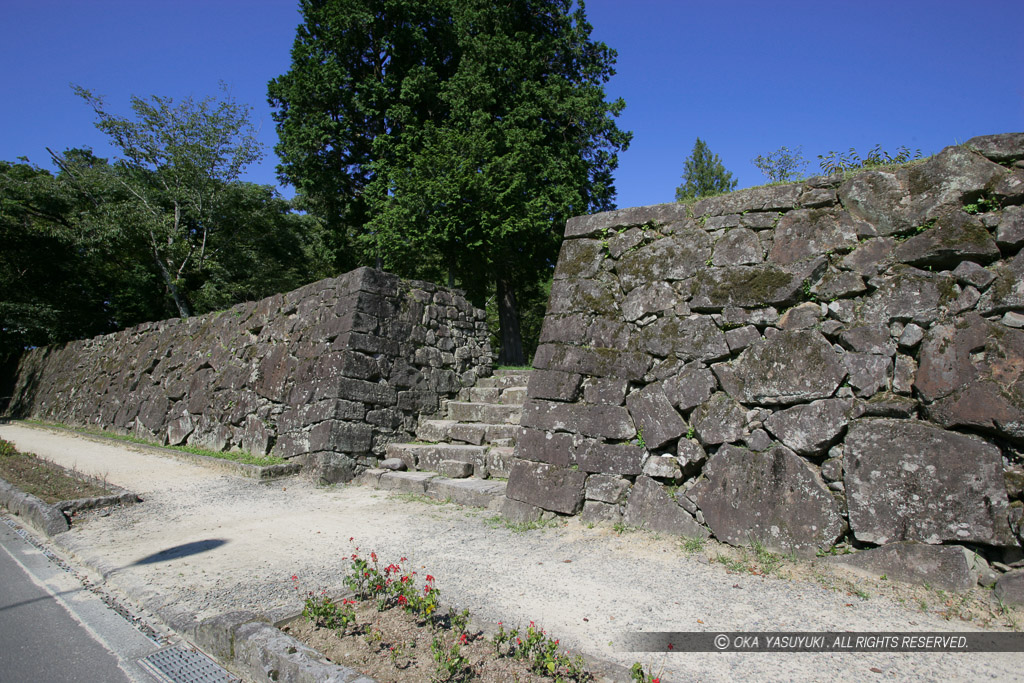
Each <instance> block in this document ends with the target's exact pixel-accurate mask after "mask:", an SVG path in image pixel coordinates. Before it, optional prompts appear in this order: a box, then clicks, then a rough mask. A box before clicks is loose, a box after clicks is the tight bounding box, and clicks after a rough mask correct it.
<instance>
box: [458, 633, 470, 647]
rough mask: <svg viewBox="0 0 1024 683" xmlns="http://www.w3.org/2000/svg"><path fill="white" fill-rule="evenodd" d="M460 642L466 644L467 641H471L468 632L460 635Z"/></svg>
mask: <svg viewBox="0 0 1024 683" xmlns="http://www.w3.org/2000/svg"><path fill="white" fill-rule="evenodd" d="M459 642H460V643H462V644H463V645H465V644H466V643H468V642H469V636H468V635H467V634H465V633H463V634H462V635H461V636H459Z"/></svg>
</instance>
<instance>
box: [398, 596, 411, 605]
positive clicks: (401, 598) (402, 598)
mask: <svg viewBox="0 0 1024 683" xmlns="http://www.w3.org/2000/svg"><path fill="white" fill-rule="evenodd" d="M407 602H409V601H408V600H407V599H406V597H405V596H404V595H399V596H398V604H399V605H404V604H406V603H407Z"/></svg>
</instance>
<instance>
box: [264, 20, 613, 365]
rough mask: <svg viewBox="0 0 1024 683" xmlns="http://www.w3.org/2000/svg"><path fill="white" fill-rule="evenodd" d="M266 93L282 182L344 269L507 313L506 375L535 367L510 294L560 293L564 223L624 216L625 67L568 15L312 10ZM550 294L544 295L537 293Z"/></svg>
mask: <svg viewBox="0 0 1024 683" xmlns="http://www.w3.org/2000/svg"><path fill="white" fill-rule="evenodd" d="M302 11H303V17H304V23H303V24H302V25H301V26H300V27H299V29H298V32H297V35H296V40H295V46H294V48H293V50H292V68H291V70H290V71H289V72H288V73H286V74H284V75H282V76H280V77H279V78H277V79H274V80H273V81H271V83H270V86H269V96H270V102H271V104H272V105H273V106H274V107H275V109H276V111H275V115H274V116H275V120H276V122H277V126H278V132H279V136H280V144H279V145H278V147H277V150H278V153H279V155H280V156H281V159H282V163H281V166H280V167H279V173H280V175H281V178H282V180H284V181H286V182H289V183H292V184H294V185H295V186H296V188H297V190H298V192H299V194H300V196H301V197H302V199H303V202H304V204H303V205H304V206H306V207H307V208H308V209H309V210H310V211H311V212H313V213H315V214H316V215H318V216H321V217H322V218H323V219H324V221H325V223H326V224H327V225H328V226H330V227H331V229H332V231H333V232H334V234H335V236H336V237H335V243H334V244H335V247H336V248H337V249H339V254H338V256H337V258H336V262H338V263H344V262H348V263H349V264H350V265H355V264H356V263H366V264H380V265H383V266H384V267H386V268H388V269H390V270H394V271H396V272H398V273H401V274H403V275H412V276H417V277H426V278H430V279H435V280H444V279H445V278H446V277H447V280H448V281H449V282H450V283H457V284H458V285H460V286H462V287H463V288H464V289H466V290H467V293H468V294H469V295H470V297H471V298H473V300H474V301H476V302H477V303H478V305H480V304H483V303H484V301H485V300H486V299H488V298H489V297H496V299H497V303H498V309H499V314H500V316H499V317H500V321H501V332H502V337H501V351H502V355H501V358H500V360H501V361H502V362H507V363H514V364H520V363H523V362H524V361H525V357H524V354H523V352H522V350H521V349H520V348H519V347H520V340H519V337H520V334H519V331H518V329H517V328H518V325H519V320H518V317H519V316H518V313H517V306H516V292H517V291H519V292H522V291H525V290H531V291H539V290H538V282H539V281H541V280H544V279H545V278H548V277H550V274H551V270H552V268H553V265H554V261H555V259H556V257H557V252H558V245H559V243H560V239H561V233H562V230H563V228H564V224H565V221H566V220H567V219H568V218H570V217H571V216H574V215H580V214H586V213H591V212H593V211H600V210H605V209H610V208H613V206H614V204H613V199H614V193H615V191H614V187H613V185H612V178H611V176H612V172H613V171H614V169H615V167H616V165H617V153H618V151H620V150H622V149H625V148H626V146H627V145H628V142H629V139H630V135H629V134H628V133H625V132H623V131H621V130H619V129H618V127H617V126H616V124H615V117H616V116H618V114H619V113H620V112H621V110H622V108H623V107H624V103H623V102H622V101H621V100H618V101H615V102H607V101H606V99H605V94H604V83H605V82H606V81H607V80H608V78H609V77H610V76H611V75H612V74H613V70H612V66H613V64H614V58H615V53H614V51H613V50H611V49H609V48H608V47H607V46H606V45H604V44H603V43H599V42H595V41H593V40H591V39H590V31H591V27H590V25H589V24H588V23H587V21H586V15H585V12H584V9H583V7H582V6H579V7H574V6H573V3H572V2H570V1H569V0H517V1H515V2H510V3H501V4H495V3H491V2H485V1H483V0H469V1H467V2H456V1H454V0H431V1H429V2H428V1H426V0H384V1H383V2H380V1H371V0H335V1H333V2H326V1H317V0H305V1H304V2H302ZM540 289H543V288H540Z"/></svg>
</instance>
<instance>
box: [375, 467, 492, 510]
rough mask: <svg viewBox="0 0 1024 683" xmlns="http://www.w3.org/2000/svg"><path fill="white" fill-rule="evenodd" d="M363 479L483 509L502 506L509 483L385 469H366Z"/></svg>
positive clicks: (386, 488)
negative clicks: (449, 477)
mask: <svg viewBox="0 0 1024 683" xmlns="http://www.w3.org/2000/svg"><path fill="white" fill-rule="evenodd" d="M360 481H361V482H362V483H364V484H368V485H370V486H373V487H374V488H378V489H384V490H387V491H400V492H403V493H416V494H420V495H425V496H430V497H431V498H435V499H437V500H451V501H452V502H453V503H459V504H460V505H472V506H474V507H483V508H490V507H496V506H498V505H500V504H501V503H502V502H503V501H504V499H505V487H506V485H507V483H508V482H504V481H494V480H489V479H448V478H446V477H441V476H438V474H437V473H435V472H392V471H391V470H383V469H369V470H366V471H365V472H363V474H362V475H361V476H360Z"/></svg>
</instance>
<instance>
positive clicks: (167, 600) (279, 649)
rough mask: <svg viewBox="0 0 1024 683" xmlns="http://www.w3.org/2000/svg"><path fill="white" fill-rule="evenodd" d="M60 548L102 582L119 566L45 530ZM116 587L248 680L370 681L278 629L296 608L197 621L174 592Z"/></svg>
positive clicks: (125, 582)
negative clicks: (81, 551) (85, 553)
mask: <svg viewBox="0 0 1024 683" xmlns="http://www.w3.org/2000/svg"><path fill="white" fill-rule="evenodd" d="M47 536H49V537H50V540H51V541H52V542H53V543H54V544H55V545H56V546H58V547H59V548H60V549H61V550H62V551H63V552H65V553H67V554H69V555H74V556H75V558H76V561H78V562H80V563H81V564H83V565H85V566H87V567H89V568H90V569H91V570H93V571H95V572H97V573H99V574H100V575H102V576H103V580H104V582H106V581H107V580H108V579H109V577H111V576H112V575H114V574H116V573H117V571H118V569H119V568H118V567H115V566H113V565H110V564H108V563H107V562H105V561H103V560H102V559H98V558H88V557H82V556H81V555H80V554H79V553H78V552H77V551H76V550H75V548H73V547H71V546H70V545H69V544H68V543H67V540H68V536H66V535H63V534H61V535H56V536H55V535H52V534H47ZM117 587H118V589H119V590H121V591H122V592H124V593H125V594H126V595H127V596H128V598H129V599H130V600H131V601H132V602H134V603H136V604H137V605H138V606H140V607H142V608H143V609H144V610H145V611H147V612H149V613H151V614H153V615H155V616H156V618H157V619H159V620H160V621H161V622H162V623H163V624H164V625H165V626H166V627H167V628H169V629H170V630H171V631H173V632H174V633H176V634H177V635H178V636H180V637H181V638H183V639H185V640H187V641H188V642H189V643H190V644H191V645H193V646H195V647H196V648H197V649H199V650H201V651H202V652H204V653H205V654H207V655H209V656H210V657H212V658H213V659H214V660H216V661H217V662H218V663H219V664H220V665H221V666H223V667H224V668H225V669H227V670H228V671H230V672H232V673H234V674H235V675H238V676H241V677H242V678H243V679H244V680H246V681H256V682H258V683H374V679H372V678H369V677H368V676H365V675H364V674H362V673H360V672H358V671H355V670H354V669H350V668H348V667H345V666H342V665H340V664H333V663H331V662H328V661H326V660H325V659H324V658H323V655H321V654H320V653H319V652H317V651H316V650H313V649H311V648H310V647H308V646H306V645H304V644H303V643H301V642H299V641H298V640H296V639H295V638H293V637H291V636H290V635H288V634H286V633H284V632H283V631H281V630H280V629H279V628H277V626H276V625H275V624H283V623H284V622H286V621H288V620H289V619H288V618H289V617H292V616H294V610H292V611H290V612H288V613H282V614H273V613H272V614H265V615H264V614H258V613H256V612H249V611H235V612H226V613H224V614H220V615H216V616H213V617H209V618H207V619H203V620H201V621H197V620H196V618H195V616H194V615H193V614H191V613H189V612H183V611H182V610H181V609H180V608H178V607H177V605H176V604H175V602H174V600H173V597H171V596H167V595H163V594H161V593H160V592H158V591H155V590H153V589H152V588H151V587H149V586H148V585H146V584H145V583H142V582H139V581H134V580H130V579H128V578H127V577H119V580H118V582H117Z"/></svg>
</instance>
